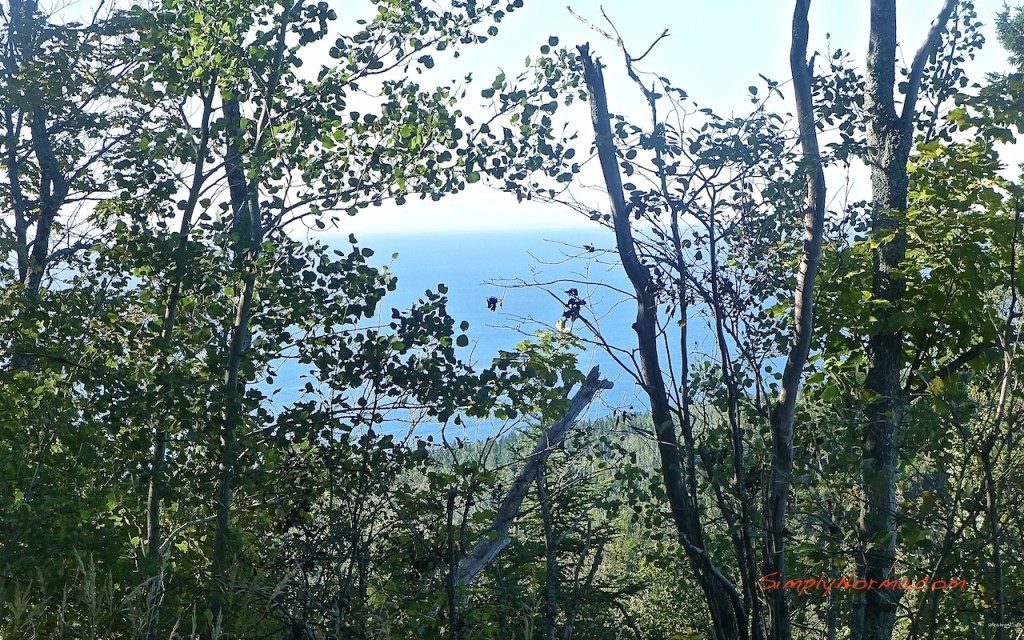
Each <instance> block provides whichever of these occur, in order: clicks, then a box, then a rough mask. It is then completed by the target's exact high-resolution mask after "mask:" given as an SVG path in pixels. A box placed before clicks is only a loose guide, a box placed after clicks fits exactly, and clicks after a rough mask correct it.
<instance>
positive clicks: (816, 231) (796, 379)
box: [765, 0, 825, 640]
mask: <svg viewBox="0 0 1024 640" xmlns="http://www.w3.org/2000/svg"><path fill="white" fill-rule="evenodd" d="M810 8H811V0H797V2H796V9H795V10H794V12H793V42H792V48H791V49H790V55H789V64H790V70H791V72H792V74H793V91H794V93H795V94H796V108H797V119H798V121H799V127H800V146H801V150H802V152H803V162H804V171H805V172H806V176H807V178H806V180H807V202H806V205H805V210H804V244H803V255H802V257H801V259H800V267H799V270H798V271H797V276H796V290H795V293H794V304H793V329H794V332H793V333H794V335H793V346H792V348H791V349H790V352H789V355H788V357H787V358H786V365H785V367H784V369H783V373H782V385H781V388H780V389H779V395H778V398H776V401H775V405H774V407H773V408H772V412H771V415H770V427H771V433H772V469H771V481H770V484H769V486H768V497H767V500H766V503H765V545H766V548H765V574H766V575H768V574H773V573H774V574H777V575H779V576H782V575H785V572H786V533H787V532H786V513H787V510H788V504H789V490H790V482H791V480H792V476H793V420H794V414H795V410H796V400H797V394H798V393H799V391H800V381H801V379H802V375H803V370H804V366H805V365H806V364H807V357H808V355H809V354H810V350H811V335H812V333H813V331H814V281H815V280H816V278H817V275H818V264H819V262H820V259H821V243H822V237H823V234H824V226H825V174H824V171H823V167H822V161H821V154H820V153H819V150H818V135H817V129H816V123H815V118H814V102H813V98H812V94H811V83H812V78H811V74H812V71H813V70H812V69H811V68H810V67H809V65H808V62H807V39H808V31H809V26H808V22H807V14H808V12H809V11H810ZM766 596H767V600H768V629H769V637H770V638H772V640H789V639H790V638H791V637H792V635H793V631H792V628H791V625H790V620H789V602H788V598H787V590H786V589H772V590H770V591H767V592H766Z"/></svg>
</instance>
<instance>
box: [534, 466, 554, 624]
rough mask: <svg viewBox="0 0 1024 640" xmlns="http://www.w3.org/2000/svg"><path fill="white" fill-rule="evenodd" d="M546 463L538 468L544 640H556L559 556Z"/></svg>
mask: <svg viewBox="0 0 1024 640" xmlns="http://www.w3.org/2000/svg"><path fill="white" fill-rule="evenodd" d="M546 483H547V478H546V477H545V475H544V465H540V467H539V468H538V469H537V502H539V503H540V515H541V522H542V523H543V525H544V559H545V565H544V640H555V623H556V620H557V618H558V556H557V548H556V547H557V543H556V542H555V523H554V519H553V518H552V517H551V503H550V502H549V500H548V490H547V487H546V486H545V485H546Z"/></svg>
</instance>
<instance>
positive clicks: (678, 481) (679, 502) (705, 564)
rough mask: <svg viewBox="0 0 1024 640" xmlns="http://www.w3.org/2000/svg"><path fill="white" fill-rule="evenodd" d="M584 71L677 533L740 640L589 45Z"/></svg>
mask: <svg viewBox="0 0 1024 640" xmlns="http://www.w3.org/2000/svg"><path fill="white" fill-rule="evenodd" d="M579 52H580V57H581V59H582V62H583V67H584V79H585V81H586V85H587V91H588V93H589V94H590V113H591V120H592V124H593V127H594V133H595V137H596V145H597V152H598V157H599V159H600V162H601V169H602V172H603V175H604V182H605V188H606V189H607V191H608V196H609V198H610V199H611V206H612V220H613V225H614V229H615V242H616V248H617V250H618V254H619V257H620V259H621V260H622V265H623V268H624V269H625V272H626V276H627V277H628V278H629V281H630V283H631V284H632V285H633V290H634V293H635V296H636V301H637V316H636V322H634V323H633V330H634V331H635V332H636V335H637V346H638V349H639V352H640V367H641V373H642V380H643V386H644V391H645V393H646V395H647V398H648V401H649V402H650V404H651V417H652V419H653V422H654V427H655V431H656V433H657V436H658V453H659V455H660V457H661V473H662V479H663V481H664V483H665V489H666V493H667V495H668V500H669V506H670V509H671V512H672V519H673V522H674V523H675V527H676V534H677V536H678V538H679V541H680V543H681V544H682V546H683V549H684V550H685V552H686V555H687V558H688V559H689V561H690V564H691V566H692V567H693V571H694V575H695V576H696V578H697V580H698V582H699V583H700V586H701V589H702V590H703V592H704V597H705V600H706V602H707V603H708V608H709V611H710V613H711V620H712V629H713V633H714V638H716V640H734V639H736V638H741V639H743V640H746V638H747V637H748V629H747V617H748V616H747V611H746V607H745V606H744V605H743V602H742V601H741V599H740V596H739V594H738V593H737V590H736V587H735V585H733V584H732V583H731V582H729V580H728V579H727V578H726V577H725V576H724V575H722V573H721V571H719V570H718V568H717V567H715V565H714V563H713V562H712V560H711V557H710V556H709V554H708V552H707V550H706V549H705V548H704V537H703V527H702V524H701V522H700V516H699V513H698V512H697V508H696V505H694V504H692V503H691V502H690V498H689V488H688V486H687V479H686V474H685V473H684V469H683V464H682V459H681V456H680V453H679V443H678V439H677V437H676V427H675V424H674V422H673V420H672V411H671V405H670V403H669V397H668V393H667V391H666V388H665V380H664V378H663V377H662V372H661V364H660V362H659V356H658V344H657V308H658V307H657V302H656V300H655V284H654V282H653V281H652V278H651V275H650V272H649V270H648V268H647V267H646V266H645V265H644V264H643V263H641V262H640V259H639V258H638V257H637V254H636V249H635V246H634V242H633V232H632V228H631V226H630V218H629V215H630V212H629V210H628V208H627V205H626V201H625V196H624V193H623V188H622V178H621V176H620V175H619V167H618V161H617V159H616V154H615V143H614V139H613V137H612V131H611V125H610V123H609V114H608V97H607V93H606V91H605V86H604V75H603V73H602V71H601V67H600V66H599V65H598V64H597V63H595V61H594V60H593V58H591V56H590V48H589V47H588V46H587V45H583V46H581V47H579Z"/></svg>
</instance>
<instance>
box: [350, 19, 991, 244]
mask: <svg viewBox="0 0 1024 640" xmlns="http://www.w3.org/2000/svg"><path fill="white" fill-rule="evenodd" d="M353 2H354V0H335V3H336V5H337V6H338V8H339V11H338V13H339V15H342V16H344V13H343V11H342V10H341V8H342V7H346V6H347V7H351V6H352V3H353ZM570 4H571V6H572V7H573V9H574V10H575V11H576V13H578V14H580V15H582V16H584V17H586V18H588V19H589V20H590V21H591V22H594V23H601V24H602V25H603V20H602V18H601V13H600V7H601V6H603V7H604V10H605V12H606V13H607V14H608V16H609V17H610V18H611V19H612V20H613V21H614V22H615V24H616V26H617V27H618V29H619V31H620V33H621V34H622V36H623V38H624V40H625V41H626V42H627V44H628V45H629V46H630V47H631V49H633V50H639V51H642V50H643V49H646V47H647V45H648V44H649V43H650V42H652V41H653V40H654V38H656V37H657V36H658V35H659V34H660V33H661V32H662V30H664V29H668V30H669V33H670V37H669V38H666V39H665V40H662V41H661V42H660V43H659V44H658V45H657V47H656V48H655V49H654V51H653V52H652V54H651V55H650V56H649V57H648V58H647V59H645V60H644V62H643V69H644V70H649V71H654V72H657V73H658V74H660V75H664V76H667V77H669V78H670V79H671V80H672V82H673V84H675V85H676V86H679V87H681V88H683V89H684V90H685V91H686V92H687V93H688V94H689V96H690V98H691V99H692V100H695V101H698V102H700V103H701V106H702V107H710V108H712V109H714V110H715V111H716V112H717V113H720V114H729V113H735V114H736V115H741V114H743V113H745V112H747V111H748V110H749V107H750V102H749V96H748V93H747V87H748V86H750V85H752V84H757V85H759V86H762V87H763V82H762V81H761V80H760V78H759V77H758V74H759V73H762V74H764V75H766V76H768V77H769V78H771V79H773V80H776V81H779V82H780V83H783V84H784V85H785V86H783V87H782V90H783V92H784V93H787V100H788V99H789V96H788V89H789V84H788V83H789V80H790V76H789V45H790V21H791V18H792V11H793V3H792V2H791V1H787V0H716V1H715V2H708V1H706V0H675V1H670V0H604V1H603V2H598V1H597V0H574V1H571V2H570ZM941 4H942V2H941V0H902V1H901V2H899V5H898V10H899V15H898V20H899V26H898V29H899V31H898V34H899V40H900V47H901V51H902V55H903V56H904V58H905V59H907V60H908V62H909V59H910V58H912V57H913V55H914V52H915V51H916V50H917V48H918V47H919V46H920V43H921V42H922V40H923V39H924V36H925V33H926V32H927V30H928V27H929V25H930V23H931V21H932V19H933V18H934V16H935V15H936V14H937V12H938V10H939V8H940V6H941ZM1001 6H1002V2H1001V1H999V0H978V1H977V2H976V7H977V10H978V17H979V19H981V21H982V22H984V23H985V28H984V33H985V35H986V38H987V40H988V42H987V44H986V46H985V48H984V49H983V51H982V52H981V54H980V55H979V56H978V58H977V59H976V60H975V61H974V62H973V63H972V64H971V76H972V79H974V80H978V81H981V80H983V75H984V72H987V71H1008V70H1009V67H1008V65H1007V63H1006V58H1005V55H1004V52H1003V50H1002V47H1001V46H1000V45H999V43H998V42H997V40H996V38H995V33H994V29H993V27H992V24H993V23H994V18H995V15H996V12H997V11H998V10H999V9H1000V8H1001ZM867 19H868V6H867V2H858V1H851V0H814V2H812V5H811V15H810V28H811V44H810V50H811V51H814V50H821V51H825V50H826V49H827V48H831V50H835V49H836V48H837V47H841V48H843V49H845V50H848V51H850V52H851V53H852V54H853V59H854V60H855V61H857V62H858V63H861V61H862V60H863V58H864V53H865V51H866V49H867ZM344 20H345V18H344V17H342V21H344ZM826 33H828V34H830V35H831V42H830V43H829V42H828V41H826ZM549 35H556V36H558V37H559V39H560V41H561V42H560V44H561V45H563V46H567V47H571V46H575V45H577V44H579V43H583V42H590V43H591V47H592V49H593V50H594V51H595V52H596V53H598V54H599V55H601V56H602V58H603V60H604V61H605V63H606V64H607V66H608V69H607V70H606V71H605V74H606V78H607V80H608V84H609V100H610V103H611V104H610V108H611V109H612V110H613V111H617V112H621V113H627V114H629V113H636V114H637V117H636V121H637V122H638V123H644V122H645V112H644V111H643V107H644V105H643V102H642V99H641V98H642V97H641V96H639V94H638V92H637V90H636V88H635V87H634V86H633V85H632V84H631V83H630V82H629V80H628V78H625V75H624V73H623V72H622V65H621V64H620V61H621V56H620V54H619V53H618V51H617V50H615V48H614V46H613V44H612V43H611V42H609V41H607V40H605V39H604V38H602V37H601V36H600V35H598V34H596V33H594V32H593V31H591V30H590V29H588V28H587V27H586V26H585V25H583V24H581V23H580V22H579V21H578V20H576V19H575V18H574V17H573V16H572V15H570V13H569V11H568V10H567V9H566V5H565V4H564V3H563V2H561V1H551V0H526V2H525V6H524V7H523V8H522V9H519V10H517V11H515V12H514V13H512V14H510V15H509V16H508V17H506V19H505V20H504V21H502V23H501V25H500V31H499V34H498V36H497V37H496V38H493V39H492V40H491V41H490V42H488V43H486V44H483V45H477V46H474V47H472V48H471V53H470V55H466V56H463V57H462V58H461V59H459V60H453V59H451V58H444V57H442V56H440V55H438V56H435V60H436V61H437V67H436V68H435V70H436V71H438V73H439V75H438V76H437V82H445V81H448V80H450V79H454V78H461V77H462V76H464V75H465V73H466V72H467V71H472V72H473V74H474V78H475V80H476V81H475V82H474V85H478V86H477V89H476V90H475V91H470V92H469V94H468V96H467V102H468V101H469V100H470V99H473V100H474V101H475V103H478V104H482V103H483V100H482V99H480V98H479V97H476V96H479V89H481V88H483V87H485V86H487V82H489V80H490V79H492V78H493V77H494V75H496V73H497V71H498V69H499V68H500V69H503V70H504V71H505V72H506V73H507V75H508V76H509V77H510V78H511V77H513V76H514V75H516V73H517V72H519V71H520V70H522V68H523V61H524V59H525V58H526V56H528V55H533V56H536V52H537V49H538V48H539V47H540V45H542V44H544V43H545V42H546V41H547V37H548V36H549ZM485 81H486V82H485ZM473 106H474V105H472V104H469V103H468V104H467V105H466V106H465V107H464V109H466V110H467V111H469V110H470V109H471V108H472V107H473ZM777 108H778V109H779V110H786V109H787V107H783V106H782V105H778V106H777ZM561 113H562V112H561V111H560V112H559V114H561ZM573 125H574V126H575V128H576V130H578V131H579V132H580V134H581V140H583V141H587V140H589V139H591V136H592V134H591V130H590V123H589V120H588V113H587V112H586V111H585V108H584V109H581V110H579V111H576V112H575V113H574V122H573ZM581 150H582V149H581ZM854 189H857V185H854ZM602 204H603V201H602ZM588 223H589V221H587V220H585V219H583V218H581V216H579V215H578V214H576V213H574V212H572V211H570V210H568V209H567V208H564V207H561V206H559V205H545V204H538V203H522V204H519V203H517V202H516V200H515V198H514V197H513V196H511V195H507V194H503V193H500V192H497V191H495V190H493V189H489V188H487V187H485V186H484V185H483V184H482V182H481V183H477V184H475V185H470V186H469V188H468V189H467V190H466V191H465V192H463V193H461V194H459V195H457V196H454V197H446V198H444V199H443V200H441V201H440V202H437V203H434V202H429V201H427V202H420V201H418V200H414V199H411V200H410V201H409V203H408V204H406V205H405V206H402V207H397V206H393V205H386V206H383V207H380V208H377V209H372V210H371V209H368V210H365V211H364V212H361V213H360V214H359V215H357V216H355V217H354V218H350V219H348V220H347V221H345V226H344V228H343V229H341V230H342V231H344V232H345V233H349V232H353V231H355V232H369V231H372V232H380V231H395V230H403V231H405V232H430V231H449V230H453V229H472V230H480V229H494V230H500V229H520V228H564V227H574V226H586V225H587V224H588ZM589 224H592V223H589Z"/></svg>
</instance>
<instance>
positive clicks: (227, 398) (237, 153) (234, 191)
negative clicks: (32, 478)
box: [212, 95, 263, 628]
mask: <svg viewBox="0 0 1024 640" xmlns="http://www.w3.org/2000/svg"><path fill="white" fill-rule="evenodd" d="M224 118H225V120H226V123H227V126H226V134H227V138H228V149H227V155H226V156H225V158H224V168H225V171H226V172H227V176H228V191H229V193H230V198H231V209H232V213H233V215H234V223H233V230H234V232H235V233H236V234H237V236H238V239H237V242H238V244H237V249H236V263H237V264H238V265H239V269H240V270H241V281H242V282H241V287H240V290H239V293H238V297H237V299H236V303H235V318H234V322H233V323H232V326H231V334H230V335H231V339H230V343H229V346H228V354H227V362H226V364H225V367H224V399H223V406H222V409H221V417H220V429H221V434H220V456H219V461H218V464H217V476H218V480H217V491H216V496H215V505H216V507H215V508H216V512H217V519H216V531H215V535H214V545H213V562H212V572H213V577H214V578H217V577H220V578H225V577H226V573H227V570H228V559H229V558H228V557H229V549H228V547H229V542H228V537H229V531H230V528H231V502H232V495H233V480H234V474H235V462H236V460H235V457H236V455H237V449H238V447H237V442H236V433H237V431H238V428H239V427H240V426H241V423H242V418H243V415H244V408H243V402H242V400H243V398H244V395H245V385H244V383H242V382H241V381H240V380H239V371H240V370H241V367H242V363H243V362H244V361H245V357H246V355H247V353H248V350H249V344H250V336H249V321H250V320H251V318H252V301H253V294H254V292H255V288H256V272H255V264H254V263H255V261H256V258H257V256H258V253H259V247H260V243H261V242H262V240H263V230H262V220H261V216H260V213H259V208H258V202H257V197H258V196H256V195H255V194H251V192H250V186H249V184H248V183H247V181H246V177H245V171H244V169H243V166H242V152H241V150H240V147H239V140H240V139H241V136H242V129H241V110H240V107H239V103H238V97H237V96H234V95H232V96H231V97H229V98H227V99H225V100H224ZM223 607H224V592H223V590H222V589H216V588H215V589H214V593H213V606H212V614H213V621H214V626H215V628H219V627H220V626H221V622H222V619H223Z"/></svg>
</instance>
